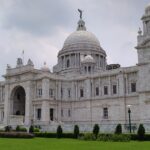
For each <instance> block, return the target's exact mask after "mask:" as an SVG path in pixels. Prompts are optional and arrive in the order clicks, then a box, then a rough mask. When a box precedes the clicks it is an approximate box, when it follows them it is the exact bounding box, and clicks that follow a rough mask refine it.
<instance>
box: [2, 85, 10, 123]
mask: <svg viewBox="0 0 150 150" xmlns="http://www.w3.org/2000/svg"><path fill="white" fill-rule="evenodd" d="M2 92H3V91H2ZM9 115H10V98H9V85H5V101H4V125H8V119H9Z"/></svg>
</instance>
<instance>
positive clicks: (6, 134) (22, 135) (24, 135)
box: [0, 132, 34, 138]
mask: <svg viewBox="0 0 150 150" xmlns="http://www.w3.org/2000/svg"><path fill="white" fill-rule="evenodd" d="M0 137H1V138H33V137H34V135H33V134H30V133H26V132H0Z"/></svg>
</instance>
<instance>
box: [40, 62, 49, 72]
mask: <svg viewBox="0 0 150 150" xmlns="http://www.w3.org/2000/svg"><path fill="white" fill-rule="evenodd" d="M41 70H42V71H44V72H50V69H49V68H48V66H47V64H46V62H44V65H43V67H41Z"/></svg>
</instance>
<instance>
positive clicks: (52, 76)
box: [0, 6, 150, 132]
mask: <svg viewBox="0 0 150 150" xmlns="http://www.w3.org/2000/svg"><path fill="white" fill-rule="evenodd" d="M142 21H143V33H142V31H141V29H140V30H139V32H138V37H137V38H138V43H137V47H136V49H137V53H138V64H137V65H136V66H132V67H120V65H107V62H106V53H105V51H104V50H103V48H102V47H101V46H100V43H99V41H98V39H97V38H96V37H95V35H93V34H92V33H90V32H88V31H86V27H85V22H84V21H83V20H82V19H80V20H79V22H78V27H77V31H75V32H74V33H72V34H71V35H70V36H69V37H68V38H67V39H66V40H65V42H64V45H63V48H62V50H60V51H59V53H58V63H57V65H56V66H54V68H53V73H51V72H50V70H49V68H48V67H47V66H46V63H45V64H44V66H43V67H42V68H41V69H40V70H38V69H35V68H34V64H33V62H32V61H31V60H30V59H29V60H28V62H27V64H23V62H22V59H21V58H19V59H18V60H17V65H16V67H15V68H11V67H10V65H8V66H7V69H6V74H5V75H4V78H5V81H4V82H0V125H1V126H6V125H12V126H16V125H24V126H26V127H29V126H30V125H31V124H33V125H38V126H41V128H42V130H43V131H44V130H49V131H54V130H56V128H57V126H58V125H59V124H60V125H62V127H63V129H64V130H66V131H72V130H73V127H74V125H75V124H78V125H79V126H80V130H82V131H90V130H92V128H93V125H94V124H95V123H97V124H99V125H100V127H101V130H102V131H107V132H108V131H114V128H115V127H116V125H117V124H118V123H121V124H122V125H123V130H124V131H127V130H128V128H129V125H128V124H129V121H128V109H129V108H128V106H131V107H130V110H131V123H132V129H133V130H134V129H136V128H137V126H138V125H139V123H143V124H144V126H145V127H146V130H147V131H150V76H149V73H150V25H149V24H150V6H147V7H146V9H145V14H144V15H143V17H142Z"/></svg>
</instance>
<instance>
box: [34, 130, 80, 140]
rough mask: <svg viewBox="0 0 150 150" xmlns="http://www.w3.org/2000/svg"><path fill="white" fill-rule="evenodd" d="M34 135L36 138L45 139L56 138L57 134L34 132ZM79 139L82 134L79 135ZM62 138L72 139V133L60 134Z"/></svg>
mask: <svg viewBox="0 0 150 150" xmlns="http://www.w3.org/2000/svg"><path fill="white" fill-rule="evenodd" d="M34 135H35V136H36V137H45V138H57V133H50V132H35V133H34ZM79 137H83V134H82V133H80V134H79ZM62 138H72V139H73V138H74V134H73V133H62Z"/></svg>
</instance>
